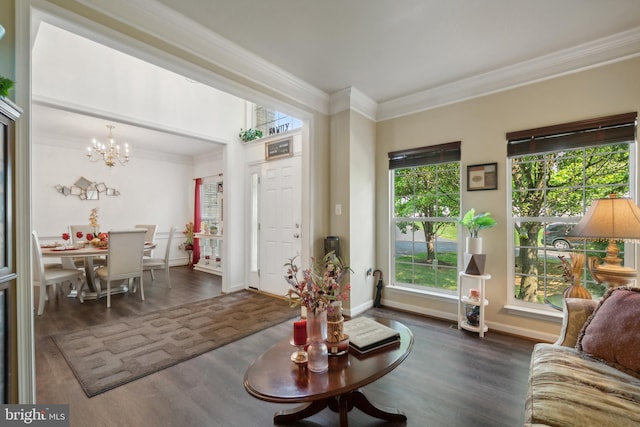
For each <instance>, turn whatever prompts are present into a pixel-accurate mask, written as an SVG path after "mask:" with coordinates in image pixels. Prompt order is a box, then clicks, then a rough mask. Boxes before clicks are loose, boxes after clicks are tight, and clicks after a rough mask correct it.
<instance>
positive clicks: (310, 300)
mask: <svg viewBox="0 0 640 427" xmlns="http://www.w3.org/2000/svg"><path fill="white" fill-rule="evenodd" d="M295 259H296V257H293V258H291V259H290V260H289V262H287V263H286V264H285V267H288V270H287V275H286V276H285V279H286V280H287V283H289V284H290V285H291V286H292V288H293V289H289V292H288V293H287V297H288V298H289V303H290V304H291V306H292V307H297V306H299V305H301V306H303V307H306V308H307V310H313V311H314V312H315V313H319V312H322V311H325V310H328V309H329V310H330V309H331V307H330V306H331V303H332V302H333V301H346V300H347V299H349V290H351V284H350V283H345V282H346V277H347V273H350V272H351V269H350V268H349V266H348V265H346V264H345V262H344V261H343V260H342V259H341V258H340V257H338V256H336V255H335V253H334V252H329V253H328V254H326V255H325V256H324V258H323V259H322V261H321V262H316V260H315V258H313V257H312V258H311V267H309V268H307V269H304V270H300V269H299V268H298V266H297V265H296V264H295ZM300 271H302V278H299V277H298V274H299V273H300Z"/></svg>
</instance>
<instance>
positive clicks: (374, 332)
mask: <svg viewBox="0 0 640 427" xmlns="http://www.w3.org/2000/svg"><path fill="white" fill-rule="evenodd" d="M344 332H345V333H346V334H347V335H349V345H350V346H351V348H353V349H354V350H355V351H356V352H357V353H361V354H365V353H369V352H372V351H374V350H378V349H380V348H383V347H387V346H389V345H392V344H396V343H398V342H400V333H399V332H398V331H396V330H395V329H393V328H390V327H388V326H385V325H383V324H381V323H379V322H376V321H375V320H373V319H371V318H368V317H358V318H355V319H351V320H348V321H346V322H344Z"/></svg>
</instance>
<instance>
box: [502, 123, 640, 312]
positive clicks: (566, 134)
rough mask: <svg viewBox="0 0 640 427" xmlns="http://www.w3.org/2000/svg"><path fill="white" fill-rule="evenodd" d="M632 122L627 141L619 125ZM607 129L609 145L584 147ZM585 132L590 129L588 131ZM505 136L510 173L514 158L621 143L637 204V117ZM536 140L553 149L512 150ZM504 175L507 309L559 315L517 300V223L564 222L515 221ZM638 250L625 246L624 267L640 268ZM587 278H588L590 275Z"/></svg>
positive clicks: (575, 219) (631, 194) (572, 219)
mask: <svg viewBox="0 0 640 427" xmlns="http://www.w3.org/2000/svg"><path fill="white" fill-rule="evenodd" d="M629 121H631V122H632V124H631V126H632V127H633V130H632V134H633V137H632V138H631V139H630V138H629V137H628V135H629V129H628V128H627V129H624V126H622V127H621V126H619V125H620V123H624V122H626V123H627V124H626V125H625V126H628V125H629V123H628V122H629ZM607 126H610V127H611V128H612V129H613V130H612V131H611V132H609V133H608V134H607V138H603V140H605V141H606V142H605V143H601V142H597V141H596V142H594V141H593V140H591V141H590V142H586V143H585V139H584V138H585V137H586V138H587V141H589V140H588V138H589V136H588V135H586V134H587V133H588V132H595V133H593V134H592V135H591V136H592V137H593V136H594V135H596V134H597V135H603V133H602V132H600V130H601V129H600V128H602V127H607ZM585 128H589V129H585ZM572 132H576V134H577V135H578V137H579V138H575V139H572V138H571V133H572ZM556 134H557V135H558V136H559V138H558V139H556V140H555V141H553V142H555V143H556V144H555V145H554V144H553V142H552V143H549V142H551V138H553V137H554V136H555V135H556ZM527 135H528V136H527ZM625 135H626V136H625ZM506 136H507V144H509V145H510V146H509V147H508V156H507V170H509V171H510V172H511V171H512V167H513V164H512V159H513V158H514V157H521V156H522V155H526V154H531V155H533V154H543V153H549V152H558V151H569V150H574V149H577V148H583V149H586V148H589V147H593V146H600V145H610V144H615V143H621V142H625V143H628V147H629V180H628V188H629V195H628V196H629V197H631V198H632V199H633V200H635V201H638V192H637V188H638V179H639V178H638V173H637V164H638V154H637V113H625V114H619V115H615V116H608V117H603V118H597V119H590V120H582V121H578V122H572V123H566V124H561V125H554V126H549V127H543V128H536V129H531V130H524V131H518V132H511V133H507V135H506ZM549 136H551V138H549V139H547V138H548V137H549ZM536 138H538V139H539V140H538V141H537V142H538V143H539V144H542V146H547V145H548V146H551V147H552V148H553V149H548V148H545V149H540V147H538V150H537V151H531V152H526V151H522V150H521V148H522V147H525V146H524V145H521V146H520V149H518V148H516V147H514V146H511V143H512V141H514V140H519V142H520V143H525V144H528V145H529V147H528V148H535V144H536V141H534V139H536ZM527 140H529V141H527ZM525 148H527V147H525ZM505 175H506V176H507V178H506V181H507V185H506V187H507V207H506V208H507V213H508V214H507V215H506V217H507V308H514V309H516V310H523V311H525V312H530V313H549V314H553V315H556V314H557V313H558V311H557V309H556V308H553V307H552V306H550V305H548V304H545V303H537V302H528V301H523V300H520V299H518V298H517V296H516V269H515V264H516V255H515V249H516V246H517V245H516V237H515V225H516V223H517V222H518V220H522V219H524V220H525V221H527V220H536V221H543V222H545V223H552V222H563V221H556V220H557V218H558V217H535V218H529V217H518V218H516V217H514V215H512V214H511V213H512V212H513V194H514V192H513V186H512V183H511V181H510V179H509V178H508V177H509V175H510V173H509V174H505ZM636 203H637V202H636ZM588 208H589V206H584V207H583V214H584V212H586V210H587V209H588ZM581 218H582V215H580V216H577V217H563V220H566V221H565V222H578V221H579V220H580V219H581ZM545 220H546V221H545ZM636 246H637V245H635V244H630V243H625V247H624V265H625V266H630V267H632V268H637V266H638V265H640V263H639V260H638V256H639V252H638V249H637V247H636ZM541 274H545V273H544V272H543V273H540V275H541ZM587 274H589V273H588V271H587Z"/></svg>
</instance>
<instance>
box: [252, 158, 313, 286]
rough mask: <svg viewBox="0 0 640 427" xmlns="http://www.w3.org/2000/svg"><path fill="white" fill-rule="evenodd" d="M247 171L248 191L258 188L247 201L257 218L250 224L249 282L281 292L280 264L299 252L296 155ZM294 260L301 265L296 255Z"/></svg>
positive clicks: (298, 174) (298, 162)
mask: <svg viewBox="0 0 640 427" xmlns="http://www.w3.org/2000/svg"><path fill="white" fill-rule="evenodd" d="M258 171H259V172H258ZM258 173H259V179H258ZM249 175H250V182H251V188H252V192H253V191H254V190H255V189H256V187H257V188H258V189H257V191H256V194H257V196H258V197H257V200H256V198H255V197H253V196H252V198H251V199H252V202H251V204H250V206H251V210H252V214H251V216H254V213H255V216H254V218H257V221H254V225H250V228H251V230H250V236H252V237H251V240H252V241H251V243H250V248H251V249H250V250H251V255H250V257H249V258H250V268H249V285H250V286H253V287H256V288H258V289H259V290H261V291H263V292H267V293H270V294H275V295H285V294H286V293H287V291H288V290H289V285H288V284H287V282H286V281H285V279H284V276H285V273H286V268H285V267H284V264H285V262H287V261H288V260H289V259H290V258H293V257H294V256H299V255H300V252H301V237H302V236H301V233H302V227H301V222H300V220H301V211H302V209H301V202H302V201H301V194H300V157H299V156H295V157H288V158H285V159H280V160H273V161H270V162H266V163H263V164H262V165H260V166H255V167H253V168H251V169H250V170H249ZM258 182H259V184H257V183H258ZM256 184H257V185H256ZM256 222H257V227H256V225H255V224H256ZM256 228H257V231H258V232H257V233H254V229H256ZM256 244H257V251H256V250H255V248H254V246H255V245H256ZM297 264H298V265H301V260H300V259H299V258H298V259H297ZM251 265H253V266H258V271H257V272H255V271H252V270H253V269H252V268H251ZM305 265H306V264H305ZM256 273H257V274H256Z"/></svg>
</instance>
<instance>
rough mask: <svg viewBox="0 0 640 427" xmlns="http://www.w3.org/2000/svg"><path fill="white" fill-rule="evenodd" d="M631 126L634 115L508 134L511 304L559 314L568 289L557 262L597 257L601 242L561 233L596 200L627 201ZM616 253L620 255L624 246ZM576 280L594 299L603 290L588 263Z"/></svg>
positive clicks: (632, 137) (571, 225)
mask: <svg viewBox="0 0 640 427" xmlns="http://www.w3.org/2000/svg"><path fill="white" fill-rule="evenodd" d="M635 120H636V115H635V113H633V114H623V115H618V116H610V117H604V118H599V119H594V120H588V121H582V122H574V123H567V124H565V125H558V126H552V127H548V128H539V129H530V130H526V131H519V132H513V133H510V134H507V139H508V141H509V146H508V154H509V162H510V168H511V176H512V179H511V198H510V199H511V214H512V215H511V216H512V217H513V224H512V230H511V231H512V233H513V234H512V239H513V240H512V241H513V242H514V251H513V254H512V255H513V259H512V260H511V261H512V262H511V265H512V273H513V282H512V286H511V289H512V292H513V293H512V295H513V299H514V300H516V301H521V302H523V303H534V304H547V305H551V306H554V307H556V308H558V307H561V306H562V293H563V291H564V289H565V288H566V287H567V286H568V284H567V283H566V282H565V280H564V278H563V276H562V268H561V262H560V258H559V257H560V256H564V257H569V256H570V255H571V254H572V253H582V254H583V255H584V256H585V257H591V256H599V257H602V256H603V254H604V252H605V248H606V245H607V243H606V242H590V241H584V240H582V241H581V240H573V239H569V238H567V233H569V231H570V230H571V228H572V227H573V225H574V224H576V223H577V222H578V221H579V220H580V218H581V217H582V215H583V214H584V212H585V211H586V210H587V209H588V208H589V206H590V205H591V203H592V202H593V200H594V199H597V198H603V197H607V196H608V195H609V194H616V195H617V196H620V197H622V196H624V197H631V196H632V194H631V189H632V186H631V183H632V182H633V180H632V175H633V174H634V173H635V170H634V168H633V167H632V165H633V164H635V162H633V161H631V159H633V158H635V150H634V144H633V142H634V138H635ZM620 249H621V254H623V253H624V249H625V248H624V245H623V244H620ZM622 256H623V255H621V257H622ZM582 273H583V274H582V281H583V285H584V286H586V287H587V289H588V290H589V291H590V292H591V294H592V296H593V297H594V298H595V299H599V298H600V297H601V296H602V295H603V293H604V291H605V290H606V289H605V288H604V287H603V286H601V285H598V284H597V283H596V282H595V281H594V280H593V279H592V277H591V276H590V274H589V272H588V270H587V267H586V264H585V267H584V269H583V272H582Z"/></svg>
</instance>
